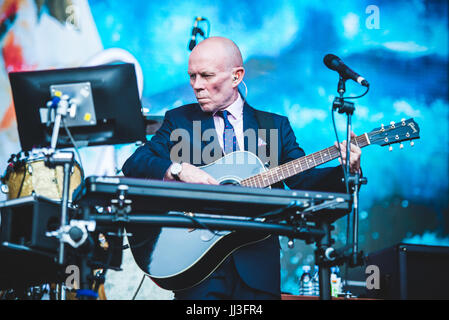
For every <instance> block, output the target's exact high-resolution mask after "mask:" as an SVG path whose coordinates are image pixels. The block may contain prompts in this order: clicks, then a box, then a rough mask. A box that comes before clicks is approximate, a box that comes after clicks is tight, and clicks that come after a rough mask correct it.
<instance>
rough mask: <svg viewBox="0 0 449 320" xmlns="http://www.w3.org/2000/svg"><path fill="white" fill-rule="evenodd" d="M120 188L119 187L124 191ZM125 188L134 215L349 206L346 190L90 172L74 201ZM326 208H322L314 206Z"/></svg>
mask: <svg viewBox="0 0 449 320" xmlns="http://www.w3.org/2000/svg"><path fill="white" fill-rule="evenodd" d="M120 190H121V191H120ZM120 192H122V193H123V194H124V195H125V197H126V199H129V200H131V201H132V202H131V208H132V213H145V214H148V213H155V214H156V213H161V212H168V211H184V212H195V213H211V214H224V215H237V216H247V217H254V216H259V215H261V214H264V213H267V212H272V211H276V210H278V209H281V208H285V207H288V206H290V207H291V208H296V209H297V210H300V211H301V212H302V211H304V212H307V213H313V214H314V213H319V214H320V216H321V215H322V214H332V216H333V218H334V219H338V218H339V217H341V216H342V215H345V214H347V213H348V212H349V211H350V210H351V205H350V197H349V195H347V194H342V193H329V192H316V191H303V190H283V189H268V188H264V189H260V188H249V187H242V186H236V185H204V184H192V183H182V182H173V181H160V180H148V179H137V178H126V177H109V176H103V177H100V176H91V177H88V178H87V179H86V180H85V181H84V185H83V187H82V188H79V189H78V190H76V191H75V194H74V196H73V198H74V199H75V200H74V203H75V204H80V205H89V206H100V207H106V206H109V205H111V200H112V199H118V195H119V193H120ZM320 206H321V207H324V208H325V209H324V210H321V209H320V210H312V209H313V208H320Z"/></svg>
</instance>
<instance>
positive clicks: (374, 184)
mask: <svg viewBox="0 0 449 320" xmlns="http://www.w3.org/2000/svg"><path fill="white" fill-rule="evenodd" d="M0 2H1V1H0ZM88 3H89V6H90V10H91V13H92V16H93V21H94V22H95V25H96V28H97V30H98V34H99V38H100V39H101V44H102V46H103V47H104V49H108V48H122V49H125V50H127V51H129V52H130V53H132V55H134V57H135V58H136V59H137V60H138V61H139V63H140V65H141V67H142V70H143V79H144V86H143V96H142V103H143V107H145V108H148V109H149V113H150V114H152V115H164V113H165V112H166V111H167V110H170V109H172V108H175V107H177V106H180V105H182V104H185V103H191V102H194V101H195V99H194V95H193V93H192V90H191V88H190V86H189V78H188V75H187V62H188V56H189V52H190V51H189V50H188V42H189V40H190V32H191V28H192V24H193V21H194V18H195V17H196V16H202V17H206V18H207V19H208V21H209V22H210V36H225V37H228V38H231V39H233V40H234V41H235V42H236V43H237V45H238V46H239V47H240V48H241V51H242V54H243V58H244V65H245V68H246V76H245V82H246V85H247V88H248V94H247V101H248V103H249V104H250V105H252V106H254V107H256V108H259V109H261V110H266V111H271V112H276V113H280V114H283V115H285V116H288V118H289V120H290V123H291V124H292V126H293V129H294V131H295V134H296V136H297V139H298V143H299V145H300V146H301V147H302V148H303V149H304V150H305V151H306V153H312V152H315V151H318V150H321V149H323V148H326V147H328V146H330V145H332V144H333V143H334V141H335V140H336V138H335V134H334V131H333V126H332V117H331V104H332V101H333V99H334V97H335V96H336V95H337V81H338V74H337V73H336V72H333V71H331V70H329V69H327V68H326V67H325V66H324V64H323V57H324V56H325V55H326V54H327V53H333V54H335V55H337V56H339V57H340V58H342V60H343V61H344V62H345V63H346V64H347V65H349V66H350V67H352V68H353V69H354V70H355V71H357V72H359V73H360V74H361V75H363V76H364V77H365V78H366V79H367V80H368V81H369V82H370V84H371V87H370V91H369V93H368V94H367V95H366V96H364V97H363V98H361V99H359V100H355V101H354V102H355V105H356V110H355V114H354V116H353V130H354V131H355V133H356V134H358V135H360V134H362V133H364V132H369V131H371V130H372V129H374V128H376V127H380V125H381V124H384V125H388V124H389V123H390V122H391V121H400V120H401V119H402V118H405V119H408V118H414V120H415V121H416V122H417V123H418V124H419V126H420V129H421V139H420V140H416V141H415V145H414V146H413V147H412V146H410V144H409V143H405V144H404V148H403V149H400V148H399V145H395V146H394V149H393V151H391V152H390V151H389V150H388V147H383V148H381V147H379V146H369V147H367V148H364V149H363V153H362V168H363V173H364V175H365V176H366V177H367V179H368V184H367V185H366V186H363V187H362V190H361V192H360V234H359V240H360V247H361V249H363V250H364V252H367V253H369V252H373V251H376V250H379V249H382V248H385V247H388V246H391V245H393V244H396V243H398V242H401V241H405V242H409V243H424V244H435V245H449V217H448V215H449V208H448V202H449V201H448V147H449V141H448V135H449V122H448V121H449V119H448V111H449V97H448V2H447V1H446V0H441V1H436V0H435V1H423V0H413V1H409V0H402V1H379V0H375V1H371V0H370V1H364V0H362V1H330V0H329V1H312V0H307V1H296V0H279V1H268V0H258V1H255V0H254V1H242V0H227V1H223V0H222V1H191V0H166V1H147V0H133V1H118V0H101V1H100V0H98V1H95V0H91V1H89V2H88ZM200 27H201V28H203V30H204V31H205V32H206V33H207V31H208V29H209V28H208V26H207V24H205V23H201V24H200ZM199 39H200V40H201V39H202V38H201V37H200V38H199ZM241 89H242V92H244V91H245V88H244V87H242V88H241ZM363 91H364V88H363V87H361V86H359V85H357V84H355V83H354V82H351V81H348V82H347V94H348V95H359V94H361V93H363ZM336 125H337V130H338V133H339V138H340V139H341V140H343V139H345V125H346V118H345V116H343V115H341V114H336ZM86 162H87V161H86ZM337 164H338V162H337V161H333V162H331V163H329V164H327V165H329V166H335V165H337ZM346 227H347V226H346V219H341V220H339V221H338V222H337V224H336V230H335V231H334V233H333V235H334V237H335V239H336V240H337V244H336V246H337V247H338V246H341V245H344V244H345V241H346ZM281 244H282V247H283V249H284V250H283V251H282V261H281V262H282V290H283V291H286V292H291V293H297V288H298V285H297V284H298V275H299V273H300V269H301V266H302V265H304V264H313V263H314V257H313V250H314V247H313V246H306V245H305V244H303V243H302V242H301V241H297V242H296V245H295V248H294V249H288V248H287V245H286V239H284V238H283V239H282V241H281Z"/></svg>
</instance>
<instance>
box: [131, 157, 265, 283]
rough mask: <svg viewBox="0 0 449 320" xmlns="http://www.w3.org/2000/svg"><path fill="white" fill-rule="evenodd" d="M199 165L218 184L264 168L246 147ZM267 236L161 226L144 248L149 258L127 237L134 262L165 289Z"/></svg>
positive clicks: (199, 276)
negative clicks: (151, 244) (152, 241)
mask: <svg viewBox="0 0 449 320" xmlns="http://www.w3.org/2000/svg"><path fill="white" fill-rule="evenodd" d="M201 169H202V170H204V171H206V172H207V173H209V174H210V175H211V176H212V177H214V178H215V179H216V180H217V181H218V182H219V183H220V184H239V183H240V182H241V181H242V180H244V179H245V178H249V177H251V176H254V175H257V174H259V173H262V172H264V171H266V168H265V166H264V165H263V163H262V161H261V160H260V159H259V158H258V157H257V156H256V155H254V154H253V153H250V152H247V151H236V152H233V153H230V154H228V155H226V156H224V157H223V158H220V159H218V160H217V161H215V162H213V163H211V164H208V165H206V166H203V167H201ZM177 214H179V213H177ZM193 215H194V214H193ZM230 215H232V213H230ZM132 233H134V232H132ZM268 237H269V235H267V234H260V233H249V232H245V233H243V232H241V231H217V232H215V233H213V232H211V231H209V230H206V229H193V230H192V229H184V228H168V227H167V228H165V227H163V228H161V229H160V232H159V235H158V236H157V237H156V239H155V240H154V245H153V246H152V248H150V249H149V250H147V251H150V252H147V254H149V255H150V257H149V259H148V258H143V257H141V256H142V254H145V253H144V252H139V253H137V252H136V251H138V250H134V248H133V242H134V241H133V237H131V238H129V241H130V247H131V250H132V251H133V255H134V258H135V260H136V262H137V264H138V265H139V267H140V268H141V269H142V270H143V271H144V272H146V273H147V274H148V275H149V276H150V277H151V278H152V279H153V281H154V282H155V283H156V284H157V285H159V286H160V287H162V288H164V289H167V290H181V289H186V288H190V287H192V286H194V285H196V284H198V283H200V282H201V281H202V280H204V279H205V278H207V276H209V275H210V274H211V273H212V272H213V271H214V270H215V269H216V268H217V267H218V266H219V265H220V264H221V262H223V261H224V260H225V259H226V257H228V256H229V255H230V254H231V253H232V252H234V251H235V250H237V249H238V248H240V247H242V246H245V245H248V244H251V243H254V242H258V241H261V240H264V239H266V238H268Z"/></svg>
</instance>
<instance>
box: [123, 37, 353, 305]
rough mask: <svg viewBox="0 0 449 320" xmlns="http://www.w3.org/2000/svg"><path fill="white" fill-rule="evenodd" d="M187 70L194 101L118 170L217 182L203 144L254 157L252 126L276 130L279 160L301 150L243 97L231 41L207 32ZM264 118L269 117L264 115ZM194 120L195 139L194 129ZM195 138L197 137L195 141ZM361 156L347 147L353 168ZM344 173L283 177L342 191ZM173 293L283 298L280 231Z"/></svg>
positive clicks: (279, 121)
mask: <svg viewBox="0 0 449 320" xmlns="http://www.w3.org/2000/svg"><path fill="white" fill-rule="evenodd" d="M188 75H189V77H190V85H191V86H192V88H193V91H194V93H195V96H196V99H197V103H193V104H189V105H184V106H181V107H178V108H175V109H172V110H170V111H167V113H166V114H165V117H164V121H163V124H162V126H161V128H160V129H159V130H158V131H157V132H156V134H155V135H154V136H153V137H152V139H151V141H149V142H147V143H146V144H145V145H144V146H142V147H140V148H138V149H137V150H136V151H135V153H134V154H133V155H132V156H131V157H130V158H129V159H128V160H127V161H126V162H125V164H124V166H123V173H124V174H125V175H126V176H130V177H140V178H148V179H161V180H177V181H181V182H186V183H202V184H217V183H218V182H217V181H216V180H215V179H214V178H213V177H212V176H211V175H209V174H208V173H206V172H205V171H203V170H201V169H200V168H198V166H203V165H206V164H208V163H210V162H211V161H212V160H214V158H213V157H212V158H211V157H205V156H204V153H203V151H204V150H205V147H206V146H208V144H213V145H214V148H209V149H207V150H209V151H210V150H216V149H217V148H218V149H219V150H220V152H219V154H218V157H221V156H223V155H224V154H226V153H228V152H232V151H235V150H257V153H258V155H259V147H260V145H259V142H260V139H256V140H255V141H252V143H257V146H256V147H257V148H254V146H251V145H248V144H249V143H251V141H249V139H245V138H244V132H246V130H251V129H252V130H254V131H255V132H258V130H259V129H272V128H275V129H276V130H278V135H277V139H278V140H277V141H276V142H277V144H273V141H271V142H270V141H266V143H267V144H269V146H268V148H271V145H272V146H274V145H276V146H278V148H271V149H269V150H270V152H273V153H274V154H275V156H277V160H278V163H279V164H283V163H286V162H289V161H291V160H294V159H297V158H300V157H302V156H304V155H305V154H304V151H303V150H302V149H301V148H300V147H299V146H298V144H297V143H296V137H295V135H294V133H293V130H292V128H291V126H290V123H289V121H288V119H287V118H286V117H284V116H281V115H277V114H273V113H267V112H262V111H259V110H257V109H254V108H252V107H251V106H249V105H248V103H247V102H246V101H244V99H243V98H242V97H241V96H240V94H239V91H238V86H239V84H240V83H241V82H242V80H243V77H244V75H245V69H244V67H243V60H242V55H241V53H240V50H239V48H238V47H237V45H236V44H235V43H234V42H233V41H231V40H229V39H227V38H222V37H211V38H208V39H206V40H204V41H202V42H200V43H199V44H198V45H197V46H196V47H195V48H194V49H193V51H192V52H191V54H190V57H189V65H188ZM267 94H269V93H267ZM267 118H268V119H269V120H264V121H262V120H261V119H267ZM198 124H200V131H201V135H200V136H199V137H198V134H196V133H195V132H194V131H195V130H196V129H198ZM267 124H269V125H268V126H270V128H267ZM177 129H182V132H187V135H186V136H185V137H183V138H185V139H187V141H188V143H187V144H184V146H185V145H187V146H188V147H187V148H185V149H182V148H181V150H180V152H181V153H182V155H180V154H179V153H180V152H178V151H179V148H178V147H176V148H174V147H175V146H177V143H178V139H171V134H172V133H173V132H176V130H177ZM207 130H209V133H210V130H212V134H208V135H207V136H208V137H209V138H210V140H209V141H205V140H206V139H204V137H205V136H206V135H205V132H206V131H207ZM195 137H197V138H196V139H200V140H201V141H196V140H195ZM178 146H179V145H178ZM173 150H176V152H172V151H173ZM343 150H345V148H344V144H343V146H342V151H343ZM207 155H209V154H207ZM360 155H361V152H360V149H359V148H357V147H352V148H351V161H350V167H351V170H358V169H359V167H360ZM175 158H176V159H175ZM180 158H182V161H180V160H179V159H180ZM343 159H345V155H344V154H343ZM341 178H342V170H341V168H340V167H335V168H323V169H311V170H308V171H306V172H303V173H301V174H298V175H296V176H293V177H290V178H288V179H286V180H285V181H284V182H285V183H286V184H287V185H288V186H289V187H290V188H291V189H302V190H325V191H338V192H344V190H345V189H344V185H343V183H342V182H341ZM248 210H250V208H248ZM133 253H134V251H133ZM134 257H135V258H136V255H135V254H134ZM136 261H137V259H136ZM137 262H138V261H137ZM138 263H139V262H138ZM175 299H240V300H246V299H251V300H253V299H280V245H279V239H278V237H277V236H270V237H268V238H267V239H265V240H263V241H259V242H256V243H253V244H249V245H246V246H243V247H241V248H239V249H237V250H236V251H234V252H233V253H232V254H231V255H230V256H228V257H227V259H226V260H225V261H224V262H222V263H221V264H220V266H219V267H218V268H217V269H216V270H215V271H214V272H213V273H212V274H211V275H210V276H208V277H207V278H206V279H205V280H203V281H202V282H200V283H199V284H197V285H195V286H194V287H191V288H189V289H184V290H180V291H176V292H175Z"/></svg>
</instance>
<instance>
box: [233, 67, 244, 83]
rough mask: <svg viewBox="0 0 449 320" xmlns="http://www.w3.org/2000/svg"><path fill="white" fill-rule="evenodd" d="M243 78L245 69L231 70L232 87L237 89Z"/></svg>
mask: <svg viewBox="0 0 449 320" xmlns="http://www.w3.org/2000/svg"><path fill="white" fill-rule="evenodd" d="M244 76H245V69H244V68H243V67H237V68H233V69H232V86H233V87H234V88H235V87H237V86H238V85H239V84H240V82H242V80H243V77H244Z"/></svg>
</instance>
